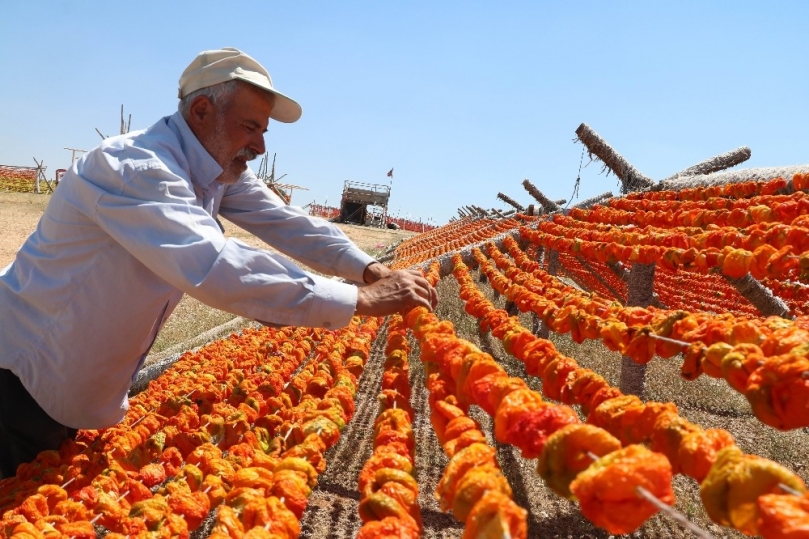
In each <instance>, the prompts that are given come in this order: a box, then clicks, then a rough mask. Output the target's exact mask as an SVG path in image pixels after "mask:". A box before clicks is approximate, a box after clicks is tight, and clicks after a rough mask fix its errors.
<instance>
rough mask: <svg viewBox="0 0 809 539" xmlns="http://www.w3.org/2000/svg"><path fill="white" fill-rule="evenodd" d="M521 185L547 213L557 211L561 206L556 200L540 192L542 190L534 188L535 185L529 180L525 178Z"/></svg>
mask: <svg viewBox="0 0 809 539" xmlns="http://www.w3.org/2000/svg"><path fill="white" fill-rule="evenodd" d="M522 186H523V187H525V190H526V191H528V194H529V195H531V196H532V197H534V198H535V199H536V201H537V202H539V204H540V205H541V206H542V209H544V210H545V211H546V212H548V213H552V212H555V211H559V210H560V209H561V208H559V206H558V205H557V204H556V202H554V201H552V200H551V199H549V198H548V197H546V196H545V195H543V194H542V192H541V191H540V190H539V189H537V188H536V186H535V185H534V184H533V183H531V181H530V180H528V179H525V180H523V182H522Z"/></svg>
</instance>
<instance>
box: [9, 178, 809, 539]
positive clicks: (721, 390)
mask: <svg viewBox="0 0 809 539" xmlns="http://www.w3.org/2000/svg"><path fill="white" fill-rule="evenodd" d="M46 202H47V197H45V196H42V195H18V194H11V193H9V194H4V193H0V225H1V226H2V227H3V228H2V229H3V231H4V232H3V235H2V240H0V266H2V265H5V264H6V263H8V262H9V261H10V260H11V259H12V258H13V255H14V252H15V251H16V250H17V248H19V245H20V244H21V243H22V241H23V240H24V238H25V237H26V236H27V235H28V234H29V233H30V232H31V231H32V230H33V229H34V227H35V223H36V220H37V219H38V217H39V215H40V214H41V212H42V210H43V208H44V205H45V204H46ZM226 227H227V232H228V233H229V234H232V235H234V236H236V237H240V238H241V239H243V240H245V241H248V242H251V241H255V240H253V239H252V238H249V237H247V235H246V234H244V233H242V232H240V231H239V230H234V229H233V228H232V227H228V226H227V224H226ZM344 230H346V232H347V234H348V235H349V236H350V237H352V239H354V241H355V242H357V243H358V245H360V246H361V247H362V248H364V249H365V250H366V251H368V252H372V253H379V252H380V251H383V250H384V246H385V245H389V244H392V243H394V242H395V241H398V240H399V239H401V238H402V237H405V236H406V235H407V233H403V232H399V231H386V230H376V229H367V228H364V227H354V226H347V227H345V228H344ZM488 292H489V293H490V294H491V289H488ZM439 295H440V298H441V302H440V306H439V311H438V314H439V315H440V316H441V317H442V318H448V319H451V320H452V321H453V322H454V323H455V325H456V328H457V331H458V333H459V335H461V336H462V337H464V338H466V339H469V340H471V341H473V342H475V343H476V344H477V345H478V346H480V347H481V348H483V349H484V350H486V351H488V352H490V353H491V354H492V355H493V356H495V357H496V358H497V359H498V360H499V361H501V362H502V363H503V365H504V366H505V367H506V368H507V369H508V370H509V372H511V373H512V374H514V375H521V376H525V377H526V378H530V377H527V376H526V375H525V373H524V370H523V368H522V365H521V364H520V363H519V362H518V361H516V360H515V359H514V358H512V357H510V356H509V355H508V354H506V353H505V352H504V351H503V348H502V346H501V345H500V343H499V342H498V341H497V340H496V339H492V338H490V337H489V336H488V335H484V336H481V335H480V333H479V331H478V330H477V326H476V324H475V321H474V320H473V319H472V318H471V317H470V316H468V315H466V314H465V313H464V311H463V309H462V307H461V303H460V300H459V299H458V287H457V284H456V283H455V281H454V280H453V279H452V277H449V278H447V279H444V280H443V281H442V283H441V284H440V285H439ZM494 299H495V301H498V302H500V303H499V305H500V306H501V307H502V306H503V304H502V301H503V300H502V298H494ZM523 317H524V320H523V322H524V324H525V325H528V324H530V322H531V321H530V318H529V317H528V316H527V315H523ZM231 318H233V316H232V315H229V314H227V313H221V312H219V311H213V310H211V309H209V308H207V307H205V306H203V305H200V304H199V303H198V302H194V301H193V300H187V299H186V300H184V301H183V304H181V307H180V308H178V310H177V311H176V312H175V314H174V315H173V316H172V319H171V320H170V322H169V324H168V325H167V327H166V328H165V329H164V330H163V332H162V333H161V339H163V341H162V342H163V344H162V346H163V348H164V349H170V347H171V346H172V345H175V344H177V343H180V346H181V347H182V346H184V344H183V343H185V345H187V344H188V343H189V342H192V341H189V340H188V339H189V338H190V337H192V336H193V335H196V334H198V333H201V332H204V331H206V330H208V329H210V328H212V327H214V326H218V325H219V324H221V323H223V322H226V321H228V320H230V319H231ZM529 327H530V326H529ZM383 336H384V331H383V332H381V334H380V337H383ZM207 338H210V334H209V335H208V336H207ZM552 340H553V341H554V342H555V344H556V346H557V347H558V348H559V349H560V350H561V351H563V352H564V353H566V354H568V355H570V356H572V357H574V358H575V359H576V360H577V361H579V363H580V364H582V365H583V366H585V367H589V368H592V369H594V370H596V371H597V372H599V373H600V374H602V375H603V376H604V377H605V378H607V380H609V381H610V382H611V383H613V384H617V381H618V375H619V365H620V357H619V356H618V355H617V354H615V353H612V352H609V351H608V350H606V349H605V348H604V347H603V346H602V345H600V344H599V343H597V342H593V341H587V342H585V343H584V344H582V345H577V344H575V343H573V342H572V341H571V340H570V339H569V338H567V337H566V336H552ZM379 342H382V341H381V339H380V341H378V343H379ZM199 344H201V343H199ZM195 346H196V344H195ZM414 350H416V351H417V345H415V343H414ZM382 356H383V354H382V347H381V346H379V344H377V346H376V347H375V348H374V353H373V355H372V359H371V360H370V361H369V363H368V366H367V368H366V371H365V373H364V374H363V377H362V379H361V383H360V390H359V394H358V406H357V410H356V415H355V418H354V419H353V421H351V423H350V424H349V425H348V426H347V427H346V429H345V431H344V432H343V436H342V437H341V439H340V441H339V443H338V444H337V445H336V446H335V447H333V448H332V449H330V451H329V454H328V455H327V461H328V462H329V467H328V469H327V470H326V472H325V473H324V474H323V475H322V476H321V478H320V480H319V484H318V487H317V489H316V490H315V491H314V492H313V494H312V497H311V500H310V505H309V509H308V510H307V512H306V514H305V515H304V519H303V522H302V525H303V528H302V537H312V538H314V537H318V538H319V537H330V538H331V537H333V538H338V537H339V538H343V537H346V538H347V537H354V536H355V535H356V531H357V529H358V528H359V526H360V522H359V519H358V516H357V505H358V499H359V495H358V492H357V489H356V484H357V483H356V482H357V474H358V473H359V470H360V468H361V467H362V464H363V463H364V461H365V459H366V458H367V457H368V456H369V455H370V452H371V449H372V447H371V435H370V433H371V432H372V424H373V418H374V417H375V415H376V413H377V403H376V399H375V398H374V397H375V396H376V394H377V393H378V392H379V389H380V380H381V372H382V369H381V365H382ZM413 357H414V358H417V357H418V356H417V352H416V353H415V354H414V355H413ZM679 366H680V360H679V358H673V359H672V360H668V361H665V360H660V359H656V360H654V361H652V362H651V363H650V364H649V370H648V374H647V384H646V395H645V398H646V399H647V400H659V401H672V402H675V403H676V404H677V406H678V407H679V409H680V413H681V414H682V415H683V416H684V417H686V418H688V419H689V420H691V421H694V422H696V423H698V424H700V425H702V426H703V427H705V428H710V427H720V428H724V429H727V430H728V431H730V432H731V433H732V434H733V435H734V436H735V437H736V440H737V443H738V444H739V446H740V447H741V448H742V449H743V450H744V451H746V452H749V453H755V454H757V455H761V456H763V457H767V458H770V459H773V460H775V461H777V462H780V463H781V464H783V465H785V466H787V467H788V468H790V469H791V470H793V471H796V472H797V473H798V474H800V475H801V477H802V478H803V479H804V480H805V481H806V480H809V470H807V468H806V463H807V462H809V460H808V458H809V436H808V435H807V433H806V431H805V430H799V431H793V432H788V433H782V432H778V431H776V430H774V429H771V428H769V427H766V426H764V425H762V424H761V423H760V422H758V421H757V420H755V419H754V418H752V417H751V416H750V412H749V406H748V405H747V402H746V401H745V400H744V398H742V397H741V396H740V395H739V394H737V393H735V392H733V391H731V390H730V389H729V388H728V387H727V385H726V384H725V383H724V382H721V381H717V380H713V379H710V378H707V377H704V376H703V377H701V378H700V379H698V380H696V381H694V382H685V381H683V380H682V379H681V378H680V377H679ZM423 380H424V373H423V370H422V369H421V365H420V363H419V362H418V361H413V362H412V371H411V381H412V382H413V388H414V392H413V406H414V408H415V411H416V419H415V422H414V428H415V431H416V438H417V452H418V453H417V459H416V465H417V473H418V482H419V485H420V487H421V489H422V490H421V493H420V497H419V501H420V505H421V508H422V515H423V519H424V524H425V529H424V536H425V537H430V538H439V537H440V538H443V537H460V536H461V533H462V526H461V525H460V523H458V522H457V521H456V520H455V519H454V518H453V517H452V516H450V515H447V514H444V513H441V512H440V511H439V510H438V507H437V504H436V502H435V500H434V499H433V497H432V490H433V488H434V486H435V484H436V483H437V481H438V479H439V478H440V474H441V472H442V470H443V467H444V466H445V465H446V463H447V459H446V457H445V456H444V454H443V452H442V450H441V448H440V446H439V445H438V443H437V440H436V438H435V435H434V433H433V430H432V427H431V426H430V422H429V408H428V404H427V399H426V392H425V390H424V388H423ZM530 383H531V384H532V385H533V387H535V388H536V389H540V388H541V383H539V382H538V381H537V380H536V379H533V380H531V382H530ZM473 413H474V417H475V419H477V420H478V421H479V422H480V423H481V424H482V426H483V427H484V430H486V431H488V432H491V421H490V419H489V418H488V417H487V416H486V415H485V414H483V413H481V412H480V411H479V410H476V409H475V408H474V407H473ZM490 441H492V442H493V440H490ZM494 445H495V447H497V449H498V457H499V460H500V464H501V466H502V467H503V469H504V470H506V471H507V473H508V474H509V476H510V482H511V485H512V488H513V490H514V496H515V500H516V501H517V502H518V503H519V504H520V505H522V506H523V507H525V508H527V509H529V512H530V517H529V526H530V528H529V531H530V534H529V536H530V537H533V538H563V539H566V538H571V539H574V538H585V537H587V538H604V539H605V538H608V537H610V535H609V534H607V533H606V532H604V531H603V530H600V529H597V528H595V527H594V526H593V525H592V524H590V523H589V522H588V521H587V520H586V519H584V518H583V517H582V516H581V513H580V512H579V510H578V507H577V505H576V504H575V503H572V502H568V501H567V500H563V499H560V498H559V497H558V496H556V495H555V494H553V493H552V492H551V491H550V490H549V489H547V488H546V487H545V486H544V484H543V483H542V481H541V480H539V479H538V477H537V475H536V472H535V463H534V462H533V461H526V460H524V459H522V458H521V457H520V455H519V452H518V451H515V450H514V449H513V448H511V447H509V446H502V445H499V444H496V443H494ZM674 484H675V490H676V492H677V500H678V501H677V508H678V509H679V510H680V511H682V512H683V513H685V514H686V515H688V517H689V518H691V519H692V520H693V521H695V522H697V523H698V524H700V525H701V526H702V527H703V528H704V529H707V530H709V531H710V532H711V533H712V534H713V535H714V536H715V537H743V536H742V535H741V534H739V533H736V532H734V531H732V530H728V529H727V528H720V527H719V526H716V525H714V524H712V523H711V522H710V521H709V520H708V519H707V518H706V516H705V514H704V510H703V509H702V504H701V502H700V500H699V489H698V485H697V484H696V483H695V482H694V481H693V480H691V479H688V478H684V477H677V478H676V479H675V482H674ZM631 537H638V538H641V537H642V538H669V537H676V538H686V537H692V535H691V534H690V533H689V532H685V531H683V530H682V529H681V528H679V527H678V526H677V525H676V524H674V523H673V522H672V521H671V520H669V519H668V518H666V517H663V516H656V517H654V518H653V519H651V520H650V521H649V522H647V523H646V524H645V525H644V526H643V527H642V528H641V529H640V530H638V531H637V532H635V533H633V534H632V535H631Z"/></svg>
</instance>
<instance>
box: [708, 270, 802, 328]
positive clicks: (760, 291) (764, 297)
mask: <svg viewBox="0 0 809 539" xmlns="http://www.w3.org/2000/svg"><path fill="white" fill-rule="evenodd" d="M723 277H725V279H727V281H728V282H729V283H730V284H731V285H733V287H734V288H735V289H736V290H738V291H739V294H741V295H742V296H744V297H745V298H746V299H747V300H748V301H749V302H750V303H752V304H753V306H754V307H755V308H756V309H758V311H759V312H760V313H761V315H762V316H780V317H781V318H790V315H789V307H787V305H786V303H784V301H783V300H782V299H781V298H779V297H777V296H775V295H773V293H772V292H771V291H770V289H769V288H767V287H766V286H764V285H763V284H761V283H760V282H759V281H758V279H755V278H754V277H753V276H752V275H750V274H749V273H748V274H747V275H745V276H744V277H740V278H738V279H734V278H733V277H728V276H727V275H723Z"/></svg>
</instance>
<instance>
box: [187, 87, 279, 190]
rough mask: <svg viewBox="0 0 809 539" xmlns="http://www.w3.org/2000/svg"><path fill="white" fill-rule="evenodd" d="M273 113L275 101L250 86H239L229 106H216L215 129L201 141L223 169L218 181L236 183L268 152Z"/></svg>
mask: <svg viewBox="0 0 809 539" xmlns="http://www.w3.org/2000/svg"><path fill="white" fill-rule="evenodd" d="M270 112H272V100H271V99H270V98H269V96H268V94H267V93H266V92H264V91H263V90H260V89H258V88H254V87H253V86H251V85H250V84H239V85H238V86H237V87H236V90H235V91H234V92H233V94H232V95H231V96H230V100H229V103H224V104H221V105H219V106H218V107H216V112H215V117H214V118H213V120H214V121H213V123H212V126H211V128H210V129H206V132H205V133H204V134H202V136H201V137H199V139H200V142H202V145H203V146H204V147H205V149H206V150H208V153H210V154H211V156H212V157H213V158H214V159H215V160H216V162H217V163H218V164H219V166H221V167H222V175H221V176H219V177H218V178H217V181H219V182H221V183H225V184H231V183H235V182H236V181H238V179H239V177H240V176H241V175H242V174H243V173H244V171H245V170H247V162H248V161H252V160H253V159H255V158H256V157H257V156H258V155H259V154H263V153H264V151H265V147H264V133H265V132H266V131H267V125H268V124H269V120H270Z"/></svg>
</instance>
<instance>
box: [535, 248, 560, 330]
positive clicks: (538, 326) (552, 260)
mask: <svg viewBox="0 0 809 539" xmlns="http://www.w3.org/2000/svg"><path fill="white" fill-rule="evenodd" d="M545 255H546V256H547V257H548V269H547V270H546V271H547V273H548V275H557V274H558V273H559V251H554V250H553V249H548V250H546V251H545ZM532 329H533V330H534V335H536V336H537V337H539V338H540V339H547V338H548V336H549V335H550V330H549V329H548V325H547V324H546V323H545V322H543V321H542V320H540V319H539V317H536V318H534V327H533V328H532Z"/></svg>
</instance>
